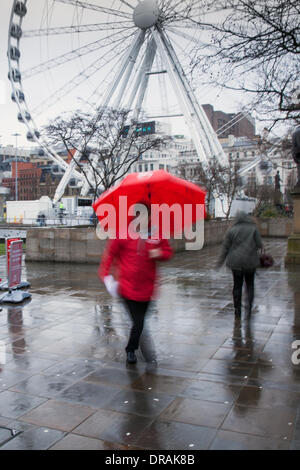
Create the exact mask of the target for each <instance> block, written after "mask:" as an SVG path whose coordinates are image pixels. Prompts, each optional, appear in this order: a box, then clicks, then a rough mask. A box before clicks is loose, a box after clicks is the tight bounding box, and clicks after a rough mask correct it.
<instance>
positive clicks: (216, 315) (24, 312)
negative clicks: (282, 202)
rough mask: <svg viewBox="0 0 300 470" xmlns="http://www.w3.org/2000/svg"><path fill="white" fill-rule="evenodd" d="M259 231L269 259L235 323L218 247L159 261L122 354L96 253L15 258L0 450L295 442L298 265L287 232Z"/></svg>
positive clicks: (1, 340) (298, 439)
mask: <svg viewBox="0 0 300 470" xmlns="http://www.w3.org/2000/svg"><path fill="white" fill-rule="evenodd" d="M265 243H266V247H267V249H268V250H269V251H270V252H271V253H272V255H273V256H274V258H275V266H273V267H272V268H269V269H265V270H261V269H260V270H258V273H257V277H256V297H255V308H254V312H253V314H252V317H251V319H250V320H249V319H248V318H247V317H246V313H245V312H243V316H242V320H241V321H240V322H235V321H234V316H233V304H232V298H231V291H232V276H231V273H230V272H229V271H227V270H226V268H222V269H221V270H215V269H214V263H215V261H216V258H217V253H218V249H219V247H207V248H204V249H203V250H202V251H200V252H186V253H180V254H177V255H176V256H175V257H174V258H173V259H172V260H171V261H170V262H168V263H167V264H164V265H162V266H161V288H160V295H159V298H158V300H157V301H156V302H155V303H153V305H152V308H151V311H149V315H148V318H147V325H146V328H145V333H146V334H145V335H144V339H143V343H142V347H143V348H142V349H143V353H144V355H143V354H142V353H141V351H138V354H137V355H138V363H137V364H136V365H131V366H129V365H126V363H125V351H124V348H125V345H126V342H127V337H128V334H129V329H130V322H129V320H128V317H127V314H126V312H125V310H124V307H123V305H122V303H121V301H120V300H118V299H112V298H111V297H110V296H109V295H108V294H107V293H106V291H105V289H104V287H103V286H102V285H101V284H100V282H99V281H98V278H97V266H96V265H95V266H86V265H70V264H48V263H26V265H24V274H25V277H26V278H27V280H28V281H29V282H30V283H31V288H30V292H31V293H32V299H31V301H29V302H27V303H26V304H25V305H23V306H20V305H18V306H2V308H3V310H2V311H1V312H0V346H2V349H3V344H5V345H6V358H5V359H6V360H5V364H0V449H1V450H6V449H9V450H18V449H27V450H29V449H34V450H44V449H95V450H96V449H103V450H111V449H116V450H117V449H119V450H122V449H129V450H130V449H132V450H137V449H149V450H151V449H156V450H158V449H159V450H169V449H173V450H198V449H199V450H202V449H211V450H216V449H249V450H252V449H264V450H267V449H280V450H284V449H299V448H300V365H297V364H294V363H293V362H298V361H297V359H300V353H299V354H298V355H297V350H295V349H292V343H293V342H294V341H296V340H300V268H292V267H291V268H289V269H286V268H285V267H284V255H285V251H286V240H281V239H280V240H278V239H277V240H276V239H273V240H270V239H269V240H266V241H265ZM4 261H5V258H4V257H1V260H0V262H1V264H0V277H4V273H5V269H4ZM298 347H300V342H299V346H298ZM293 353H294V356H293V358H294V361H293V360H292V354H293ZM145 358H146V360H145ZM154 358H156V359H157V365H155V363H153V362H151V361H152V360H153V359H154ZM2 361H3V358H2ZM3 362H4V361H3ZM299 362H300V361H299Z"/></svg>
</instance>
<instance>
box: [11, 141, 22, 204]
mask: <svg viewBox="0 0 300 470" xmlns="http://www.w3.org/2000/svg"><path fill="white" fill-rule="evenodd" d="M20 135H21V134H18V133H17V132H16V133H15V134H12V136H13V137H15V138H16V153H15V157H16V201H17V200H18V137H19V136H20Z"/></svg>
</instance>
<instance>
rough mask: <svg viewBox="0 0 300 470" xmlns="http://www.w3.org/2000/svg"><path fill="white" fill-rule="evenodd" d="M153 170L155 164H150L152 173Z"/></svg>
mask: <svg viewBox="0 0 300 470" xmlns="http://www.w3.org/2000/svg"><path fill="white" fill-rule="evenodd" d="M152 170H153V163H150V171H152Z"/></svg>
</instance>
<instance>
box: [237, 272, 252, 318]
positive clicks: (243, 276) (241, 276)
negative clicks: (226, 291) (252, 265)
mask: <svg viewBox="0 0 300 470" xmlns="http://www.w3.org/2000/svg"><path fill="white" fill-rule="evenodd" d="M232 274H233V291H232V295H233V303H234V308H235V310H236V311H238V312H240V311H241V307H242V291H243V283H244V280H245V282H246V288H247V294H248V306H249V308H250V310H251V308H252V304H253V299H254V278H255V270H251V271H244V270H242V269H241V270H234V269H233V270H232Z"/></svg>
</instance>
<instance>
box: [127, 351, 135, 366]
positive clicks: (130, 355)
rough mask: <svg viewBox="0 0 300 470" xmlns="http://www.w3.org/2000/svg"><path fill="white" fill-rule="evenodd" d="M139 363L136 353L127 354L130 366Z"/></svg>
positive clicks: (129, 352)
mask: <svg viewBox="0 0 300 470" xmlns="http://www.w3.org/2000/svg"><path fill="white" fill-rule="evenodd" d="M136 361H137V359H136V355H135V353H134V351H128V352H127V362H128V364H135V363H136Z"/></svg>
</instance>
